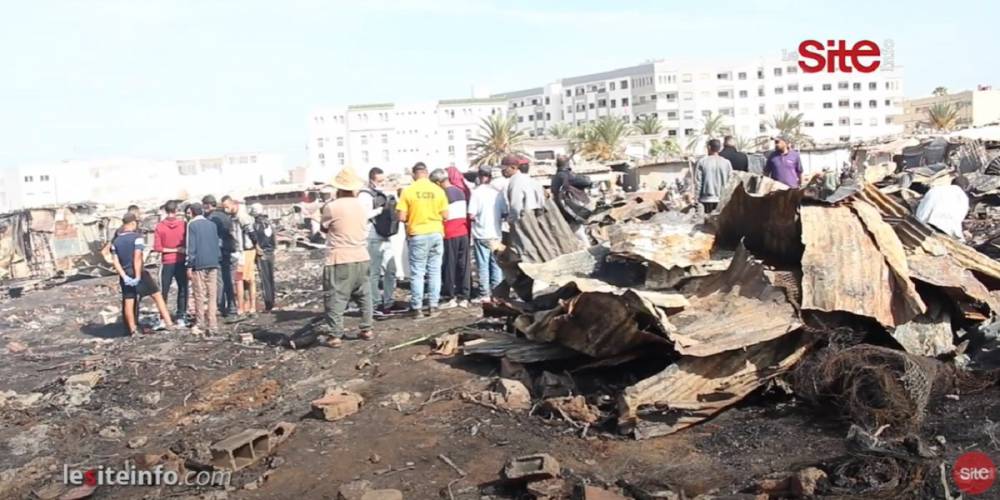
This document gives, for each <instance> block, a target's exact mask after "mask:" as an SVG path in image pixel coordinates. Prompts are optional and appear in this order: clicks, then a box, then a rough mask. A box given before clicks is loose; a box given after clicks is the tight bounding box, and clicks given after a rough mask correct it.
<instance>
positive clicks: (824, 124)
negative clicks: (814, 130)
mask: <svg viewBox="0 0 1000 500" xmlns="http://www.w3.org/2000/svg"><path fill="white" fill-rule="evenodd" d="M823 126H824V127H832V126H833V122H823Z"/></svg>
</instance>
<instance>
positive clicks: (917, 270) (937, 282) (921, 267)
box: [908, 254, 1000, 320]
mask: <svg viewBox="0 0 1000 500" xmlns="http://www.w3.org/2000/svg"><path fill="white" fill-rule="evenodd" d="M908 260H909V263H910V275H911V276H912V277H913V279H915V280H919V281H922V282H924V283H928V284H931V285H934V286H937V287H939V288H941V289H942V290H943V291H944V292H945V293H946V294H947V295H948V296H949V297H951V298H952V300H954V301H955V302H956V303H957V304H958V306H959V308H960V309H962V310H963V311H964V312H965V313H966V318H967V319H972V320H982V319H986V318H989V316H990V313H991V312H1000V305H998V304H997V301H996V298H995V297H994V296H993V295H992V294H991V293H990V291H989V289H987V288H986V285H984V284H983V282H982V281H979V280H978V279H976V276H975V275H973V274H972V272H971V271H969V270H968V269H965V268H964V267H962V266H961V265H959V264H958V263H956V261H955V259H954V258H952V256H951V255H940V256H933V255H927V254H916V255H910V256H909V257H908Z"/></svg>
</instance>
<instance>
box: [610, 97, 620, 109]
mask: <svg viewBox="0 0 1000 500" xmlns="http://www.w3.org/2000/svg"><path fill="white" fill-rule="evenodd" d="M611 107H612V108H617V107H618V101H616V100H615V99H612V100H611Z"/></svg>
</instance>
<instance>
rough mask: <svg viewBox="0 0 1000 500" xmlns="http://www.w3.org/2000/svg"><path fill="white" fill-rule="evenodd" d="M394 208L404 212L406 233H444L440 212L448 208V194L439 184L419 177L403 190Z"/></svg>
mask: <svg viewBox="0 0 1000 500" xmlns="http://www.w3.org/2000/svg"><path fill="white" fill-rule="evenodd" d="M396 210H398V211H400V212H406V220H405V221H403V222H405V223H406V234H407V235H409V236H420V235H422V234H434V233H442V234H444V218H443V217H442V216H441V213H442V212H444V211H446V210H448V195H446V194H445V193H444V189H441V186H438V185H437V184H434V183H433V182H431V181H430V180H428V179H426V178H425V179H420V180H418V181H416V182H414V183H413V184H410V185H409V186H408V187H407V188H406V189H404V190H403V194H402V195H400V197H399V201H398V202H397V203H396Z"/></svg>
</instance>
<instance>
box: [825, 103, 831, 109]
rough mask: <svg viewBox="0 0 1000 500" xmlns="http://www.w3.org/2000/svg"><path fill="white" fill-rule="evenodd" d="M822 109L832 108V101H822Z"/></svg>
mask: <svg viewBox="0 0 1000 500" xmlns="http://www.w3.org/2000/svg"><path fill="white" fill-rule="evenodd" d="M823 109H833V103H832V102H824V103H823Z"/></svg>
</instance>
